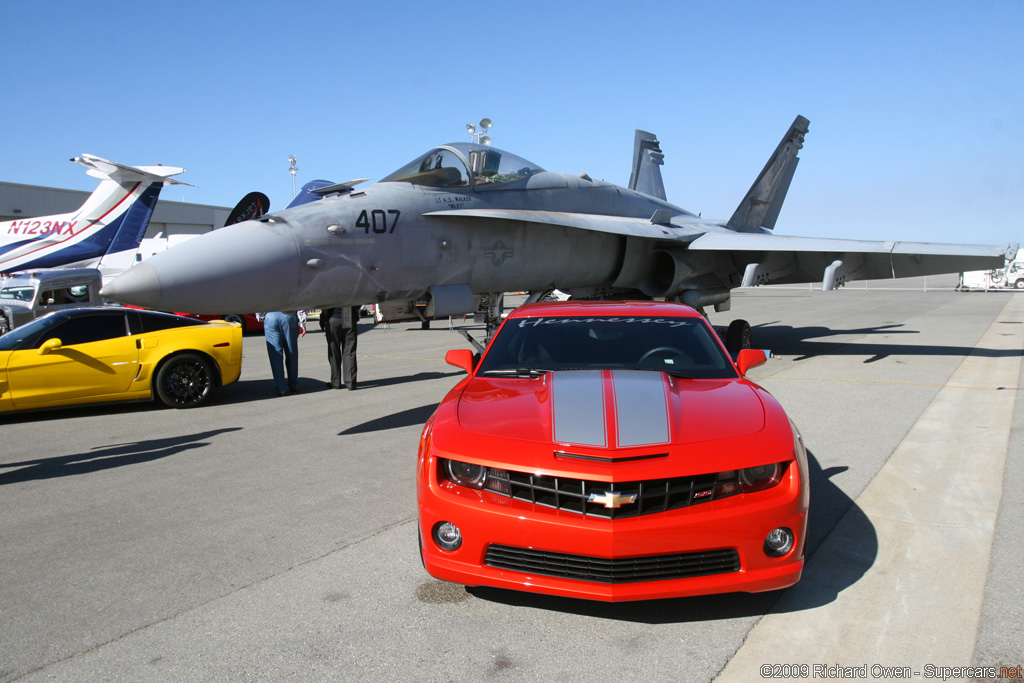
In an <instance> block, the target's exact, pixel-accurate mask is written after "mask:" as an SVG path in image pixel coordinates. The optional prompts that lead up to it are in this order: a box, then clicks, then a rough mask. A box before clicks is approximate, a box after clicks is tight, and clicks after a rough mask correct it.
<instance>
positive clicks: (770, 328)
mask: <svg viewBox="0 0 1024 683" xmlns="http://www.w3.org/2000/svg"><path fill="white" fill-rule="evenodd" d="M901 327H903V325H902V324H895V323H894V324H890V325H878V326H875V327H861V328H851V329H832V328H828V327H821V326H809V327H793V326H791V325H780V324H778V322H777V321H776V322H770V323H762V324H760V325H755V326H754V328H753V329H754V346H755V347H756V348H759V349H771V351H772V353H773V354H775V355H784V356H795V358H794V359H793V360H807V359H808V358H814V357H815V356H870V357H869V358H867V359H865V360H864V362H865V363H875V362H877V361H880V360H882V359H884V358H888V357H890V356H967V355H969V354H974V355H978V356H981V357H983V358H1005V357H1014V356H1024V350H1021V349H985V348H978V347H973V346H939V345H934V344H931V345H923V346H922V345H915V344H899V343H895V342H881V341H879V342H867V343H857V344H851V343H850V342H849V340H848V339H847V340H842V341H839V340H837V341H828V338H829V337H838V336H840V335H855V336H856V335H859V336H864V337H870V336H871V335H885V336H889V335H904V334H920V332H919V331H917V330H902V329H899V328H901ZM818 340H822V341H818Z"/></svg>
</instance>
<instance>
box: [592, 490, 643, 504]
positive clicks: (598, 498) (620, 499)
mask: <svg viewBox="0 0 1024 683" xmlns="http://www.w3.org/2000/svg"><path fill="white" fill-rule="evenodd" d="M635 500H636V494H635V493H630V494H628V495H625V496H624V495H622V494H621V493H619V492H618V491H605V492H604V493H591V494H590V498H588V499H587V502H588V503H600V504H601V505H604V506H605V507H606V508H617V507H621V506H622V505H626V504H627V503H632V502H633V501H635Z"/></svg>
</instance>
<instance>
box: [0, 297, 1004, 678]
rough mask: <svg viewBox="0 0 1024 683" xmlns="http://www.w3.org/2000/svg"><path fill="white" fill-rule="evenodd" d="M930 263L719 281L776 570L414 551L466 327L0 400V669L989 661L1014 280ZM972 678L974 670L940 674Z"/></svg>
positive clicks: (3, 672)
mask: <svg viewBox="0 0 1024 683" xmlns="http://www.w3.org/2000/svg"><path fill="white" fill-rule="evenodd" d="M955 281H956V280H955V277H954V278H952V280H949V279H945V280H944V279H941V278H929V279H928V281H927V288H926V287H925V285H924V283H923V282H922V281H921V280H912V281H907V282H903V281H900V284H901V286H905V287H907V289H899V290H897V289H882V288H879V287H876V286H873V285H869V286H867V287H863V286H862V285H859V284H856V283H855V284H853V285H851V287H850V288H847V289H844V290H840V291H837V292H831V293H823V292H820V291H813V290H810V289H801V288H793V289H784V288H759V289H751V290H739V291H738V292H736V293H735V294H734V298H733V310H732V311H730V312H728V313H717V314H712V315H711V319H712V322H714V323H716V324H723V325H724V324H726V323H728V322H729V320H731V319H732V318H735V317H743V318H746V319H747V320H749V321H750V322H751V324H752V325H753V326H754V335H755V342H756V345H758V346H762V347H767V348H770V349H772V351H773V352H774V353H775V354H776V357H775V358H773V359H772V360H770V361H769V362H768V363H767V364H766V365H764V366H762V367H760V368H756V369H755V370H753V371H752V372H751V376H752V377H753V378H754V379H755V380H756V381H758V382H760V383H761V384H763V386H764V387H765V388H767V389H768V390H769V391H771V392H772V393H773V394H775V395H776V396H777V397H778V398H779V400H780V401H781V403H782V404H783V406H784V407H785V408H786V410H787V411H788V412H789V414H790V416H791V417H792V418H793V420H794V421H795V422H796V423H797V424H798V425H799V427H800V429H801V431H802V433H803V436H804V440H805V442H806V443H807V445H808V448H809V451H810V455H811V475H812V477H811V481H812V499H811V513H810V515H811V516H810V528H809V537H808V550H809V560H808V564H807V567H806V569H805V572H804V578H803V580H802V581H801V582H800V583H799V584H797V586H795V587H793V588H791V589H789V590H787V591H783V592H781V593H771V594H754V595H749V594H731V595H720V596H707V597H699V598H686V599H677V600H664V601H653V602H641V603H623V604H605V603H591V602H585V601H577V600H568V599H560V598H553V597H546V596H536V595H531V594H527V593H520V592H508V591H498V590H493V589H483V588H480V589H466V588H464V587H462V586H457V585H453V584H446V583H442V582H439V581H436V580H434V579H432V578H431V577H429V576H428V575H427V574H426V573H425V572H424V571H423V569H422V567H421V566H420V562H419V558H418V554H417V549H416V525H415V518H416V501H415V487H414V464H415V458H416V446H417V441H418V437H419V433H420V429H421V427H422V425H423V423H424V421H425V420H426V419H427V417H429V415H430V413H431V412H432V410H433V408H434V407H435V406H436V405H437V403H438V401H439V400H440V399H441V397H442V396H443V395H444V393H445V392H446V391H447V390H448V389H449V388H450V387H451V386H453V385H454V384H455V382H456V381H457V380H458V378H459V376H460V375H461V371H459V370H457V369H456V368H453V367H451V366H448V365H446V364H445V363H444V361H443V357H444V353H445V351H446V350H448V349H450V348H466V346H467V344H466V342H465V341H464V340H463V339H462V337H460V336H459V335H458V334H456V333H454V332H451V331H449V329H448V325H447V324H445V323H444V322H441V321H436V322H434V323H433V325H432V328H431V329H429V330H420V329H419V325H418V324H412V323H400V324H392V325H389V326H387V327H385V326H383V325H377V326H372V325H370V324H369V323H366V322H365V319H364V324H363V326H361V334H360V336H359V384H360V388H359V390H357V391H355V392H350V391H344V390H343V391H331V390H327V389H325V388H324V380H325V379H326V378H327V374H328V367H327V358H326V345H325V343H324V339H323V335H322V333H321V332H319V330H318V329H317V326H316V324H315V321H313V324H312V325H311V328H310V333H309V334H308V335H307V336H306V337H305V338H303V339H302V340H301V342H300V349H301V358H300V374H301V375H302V377H303V379H302V380H301V382H300V392H299V393H298V394H296V395H292V396H287V397H284V398H278V397H276V396H275V392H274V388H273V385H272V382H271V380H270V371H269V366H268V363H267V357H266V352H265V348H264V344H263V338H262V337H260V336H249V337H246V338H245V360H244V365H243V370H242V378H241V380H240V381H239V382H238V383H236V384H234V385H232V386H229V387H226V388H224V389H223V390H221V391H220V392H218V394H216V396H215V397H214V400H213V401H212V403H211V404H210V405H208V406H204V407H202V408H198V409H195V410H188V411H174V410H170V409H165V408H161V407H159V406H156V405H154V404H134V405H127V406H113V407H98V408H88V409H78V410H73V411H61V412H49V413H38V414H33V415H22V416H18V415H5V416H2V417H0V425H2V431H0V434H2V442H3V444H4V447H3V449H2V450H0V553H2V558H3V559H2V563H0V605H2V614H3V619H2V621H0V682H5V681H32V682H35V681H91V680H103V681H169V680H174V681H180V680H189V681H240V680H241V681H309V680H317V681H321V680H325V681H326V680H332V681H333V680H336V681H378V680H380V681H484V680H487V681H587V682H588V683H592V682H593V681H595V680H604V679H608V678H611V679H614V680H616V681H640V680H643V681H683V680H685V681H714V680H720V681H734V680H736V681H750V680H756V679H759V678H769V677H777V676H783V675H784V676H785V677H787V678H797V679H799V678H816V679H820V680H828V679H831V678H838V677H839V676H840V675H841V674H843V673H844V672H843V671H839V670H837V669H834V668H832V669H828V668H826V669H814V668H812V667H815V666H823V667H843V668H849V669H850V670H851V671H850V673H852V674H854V675H856V674H857V673H859V671H860V669H859V667H865V668H864V671H865V673H866V674H867V677H868V678H872V677H876V678H878V677H883V675H889V676H892V675H897V674H901V673H904V671H903V670H902V669H900V668H899V667H908V669H907V672H909V673H911V674H916V675H912V676H911V678H916V679H921V678H926V679H927V678H929V676H928V675H927V672H928V671H930V670H929V669H927V668H926V667H928V666H929V665H930V666H934V667H953V666H975V667H1000V666H1005V667H1017V666H1019V665H1021V664H1024V633H1022V630H1024V627H1022V624H1024V589H1022V586H1024V569H1022V564H1024V563H1022V562H1021V558H1022V557H1024V548H1022V543H1024V504H1022V503H1021V500H1020V497H1019V495H1016V494H1017V492H1018V491H1019V490H1021V489H1022V488H1024V439H1022V434H1024V430H1022V426H1024V401H1018V400H1016V399H1017V394H1018V389H1019V387H1020V386H1021V385H1022V381H1021V380H1022V378H1021V356H1022V353H1024V294H1016V293H1013V292H988V293H985V292H971V293H959V292H954V291H952V286H953V285H954V284H955ZM455 324H456V325H457V326H460V327H463V326H464V327H467V328H469V329H471V330H472V331H473V333H480V334H482V331H481V330H480V328H479V327H477V326H473V325H472V323H469V322H466V323H464V322H462V321H456V323H455ZM975 463H976V464H977V466H975ZM773 665H778V668H776V667H773ZM786 665H798V666H797V668H796V669H793V668H792V667H790V668H784V667H785V666H786ZM802 665H807V667H808V668H807V669H806V675H804V670H803V669H802V668H801V667H802ZM763 667H767V668H763ZM816 671H818V672H820V673H821V675H814V674H815V672H816ZM936 671H938V672H940V673H941V670H936ZM1017 672H1018V676H1019V675H1020V673H1019V672H1020V669H1017ZM961 673H972V674H973V673H979V672H961ZM980 673H984V672H980ZM830 674H833V675H830ZM936 676H939V673H937V674H936ZM847 677H850V676H847ZM939 677H940V679H941V676H939ZM992 678H995V677H992ZM973 679H978V680H988V679H989V677H987V676H984V675H981V676H949V677H948V680H973Z"/></svg>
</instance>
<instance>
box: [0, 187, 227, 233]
mask: <svg viewBox="0 0 1024 683" xmlns="http://www.w3.org/2000/svg"><path fill="white" fill-rule="evenodd" d="M90 194H92V190H89V191H87V192H85V191H81V190H62V189H60V188H56V187H40V186H38V185H21V184H19V183H5V182H0V221H13V220H20V219H22V218H34V217H36V216H50V215H53V214H59V213H68V212H70V211H74V210H75V209H77V208H78V207H80V206H81V205H82V204H83V203H85V200H86V199H87V198H88V197H89V195H90ZM167 194H168V188H166V187H165V188H164V190H163V193H161V195H160V199H159V201H157V203H156V208H155V209H153V217H152V218H151V219H150V221H149V228H148V229H147V230H146V237H156V236H157V234H159V233H163V236H164V237H166V236H167V235H200V234H202V233H204V232H210V231H211V230H213V229H214V228H219V227H221V226H223V225H224V221H226V220H227V219H228V215H229V214H230V213H231V209H232V208H233V207H230V206H209V205H206V204H188V203H186V202H172V201H169V200H167V199H165V197H166V196H167Z"/></svg>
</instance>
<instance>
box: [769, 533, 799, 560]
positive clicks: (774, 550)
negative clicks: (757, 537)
mask: <svg viewBox="0 0 1024 683" xmlns="http://www.w3.org/2000/svg"><path fill="white" fill-rule="evenodd" d="M792 549H793V532H792V531H791V530H789V529H787V528H786V527H784V526H780V527H779V528H778V529H772V530H771V531H769V532H768V535H767V536H765V539H764V552H765V554H766V555H768V556H769V557H782V556H783V555H785V554H786V553H788V552H789V551H790V550H792Z"/></svg>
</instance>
